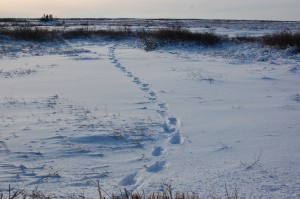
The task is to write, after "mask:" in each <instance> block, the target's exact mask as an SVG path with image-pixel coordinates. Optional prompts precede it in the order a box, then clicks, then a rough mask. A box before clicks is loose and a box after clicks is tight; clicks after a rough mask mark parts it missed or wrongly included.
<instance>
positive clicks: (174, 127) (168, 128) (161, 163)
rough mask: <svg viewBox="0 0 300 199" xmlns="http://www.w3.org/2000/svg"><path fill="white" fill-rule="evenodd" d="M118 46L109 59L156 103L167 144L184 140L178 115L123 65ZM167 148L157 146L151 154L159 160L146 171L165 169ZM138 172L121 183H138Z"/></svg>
mask: <svg viewBox="0 0 300 199" xmlns="http://www.w3.org/2000/svg"><path fill="white" fill-rule="evenodd" d="M116 48H117V46H116V45H114V46H112V47H110V49H109V59H110V60H111V63H112V64H113V65H114V66H115V67H116V68H118V69H119V70H120V71H121V72H123V73H124V74H125V75H126V76H127V77H128V78H130V79H131V81H132V82H133V83H134V84H136V85H138V86H139V89H140V90H142V91H143V92H144V93H145V94H146V96H147V98H148V100H149V102H150V103H154V104H155V105H156V107H157V108H156V111H157V113H159V114H160V116H161V117H162V118H163V119H164V123H163V124H162V128H163V129H164V132H165V133H166V134H167V137H168V139H167V141H168V143H167V144H165V146H170V144H171V145H178V144H181V143H182V142H183V138H182V136H181V133H180V130H179V127H180V121H179V120H178V119H177V118H176V117H172V116H170V115H171V114H170V111H169V108H168V106H167V104H166V103H163V102H161V101H160V100H159V96H158V93H156V92H155V91H154V90H152V89H151V86H150V85H149V84H148V83H147V82H145V81H144V80H142V78H140V77H138V76H136V75H135V74H133V73H132V72H130V71H129V70H128V69H127V68H126V67H125V66H123V65H122V64H121V63H120V61H119V59H118V58H117V57H116V53H115V50H116ZM166 152H167V151H166V149H164V148H163V147H162V146H157V147H155V148H154V149H153V150H152V152H151V156H152V157H153V158H159V160H158V161H156V162H155V163H154V164H152V165H150V166H145V168H146V171H147V172H149V173H157V172H160V171H162V170H164V169H165V168H166V167H167V165H168V164H167V162H166V161H165V160H164V156H165V154H166ZM137 178H138V174H137V173H134V174H130V175H128V176H126V177H125V178H123V179H122V180H121V182H120V183H119V184H120V185H121V186H128V185H134V184H136V183H137V181H138V180H137Z"/></svg>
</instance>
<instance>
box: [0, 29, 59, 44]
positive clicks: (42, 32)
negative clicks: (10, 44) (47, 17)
mask: <svg viewBox="0 0 300 199" xmlns="http://www.w3.org/2000/svg"><path fill="white" fill-rule="evenodd" d="M0 36H9V37H12V38H14V39H18V40H27V41H55V40H58V39H59V38H60V36H59V32H58V31H55V30H47V29H43V28H38V27H35V28H30V27H18V28H14V29H1V30H0Z"/></svg>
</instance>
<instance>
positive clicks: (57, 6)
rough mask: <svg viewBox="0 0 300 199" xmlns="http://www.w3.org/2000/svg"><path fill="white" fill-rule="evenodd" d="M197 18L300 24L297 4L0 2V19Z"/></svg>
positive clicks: (291, 0)
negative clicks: (293, 21)
mask: <svg viewBox="0 0 300 199" xmlns="http://www.w3.org/2000/svg"><path fill="white" fill-rule="evenodd" d="M44 13H51V14H53V15H54V16H56V17H95V18H97V17H103V18H119V17H121V18H128V17H129V18H131V17H132V18H199V19H260V20H296V21H300V0H84V1H82V0H0V17H41V16H42V15H43V14H44Z"/></svg>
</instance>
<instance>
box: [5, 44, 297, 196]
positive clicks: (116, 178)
mask: <svg viewBox="0 0 300 199" xmlns="http://www.w3.org/2000/svg"><path fill="white" fill-rule="evenodd" d="M140 46H141V44H139V43H138V42H136V41H132V40H130V41H103V40H102V41H100V40H90V41H86V40H84V41H80V40H79V41H78V40H77V41H71V42H69V43H63V44H47V43H45V44H38V43H30V42H16V41H3V42H2V44H1V49H0V50H1V59H0V90H1V94H0V193H1V192H7V191H8V187H9V185H11V186H12V187H13V188H14V189H18V188H20V189H24V188H25V189H26V190H33V189H35V188H36V187H37V189H38V190H42V191H44V192H45V193H52V194H56V196H67V195H68V194H71V193H75V194H82V193H84V195H85V196H86V197H91V198H95V196H97V187H96V183H97V181H99V182H100V185H101V187H102V188H103V189H104V190H106V191H107V192H109V193H112V192H115V193H119V189H122V188H126V189H128V190H132V191H140V192H142V191H145V192H146V193H150V192H151V191H155V192H156V191H164V190H167V189H168V188H169V187H170V186H171V188H172V189H174V190H175V191H186V192H192V193H199V194H200V196H201V197H204V198H209V197H211V196H216V197H223V196H225V195H226V191H225V183H226V185H227V189H228V191H229V194H231V193H233V192H234V191H235V189H237V191H238V195H239V197H240V198H299V197H300V195H299V194H300V170H299V168H300V153H299V151H300V144H299V143H300V120H299V118H300V87H299V85H300V56H299V54H298V55H297V54H292V53H291V52H290V51H289V50H287V51H279V50H276V49H268V48H263V47H260V46H258V45H250V44H243V45H239V46H230V45H228V44H226V45H224V46H218V47H212V48H204V47H193V46H189V47H187V46H185V47H184V46H166V47H164V48H160V49H158V50H157V51H153V52H146V51H144V50H143V49H142V48H140Z"/></svg>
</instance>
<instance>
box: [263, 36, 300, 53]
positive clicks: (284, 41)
mask: <svg viewBox="0 0 300 199" xmlns="http://www.w3.org/2000/svg"><path fill="white" fill-rule="evenodd" d="M262 42H263V44H265V45H268V46H274V47H279V48H281V49H286V48H288V47H296V48H297V49H300V32H296V33H293V32H280V33H274V34H268V35H265V36H263V37H262Z"/></svg>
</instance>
